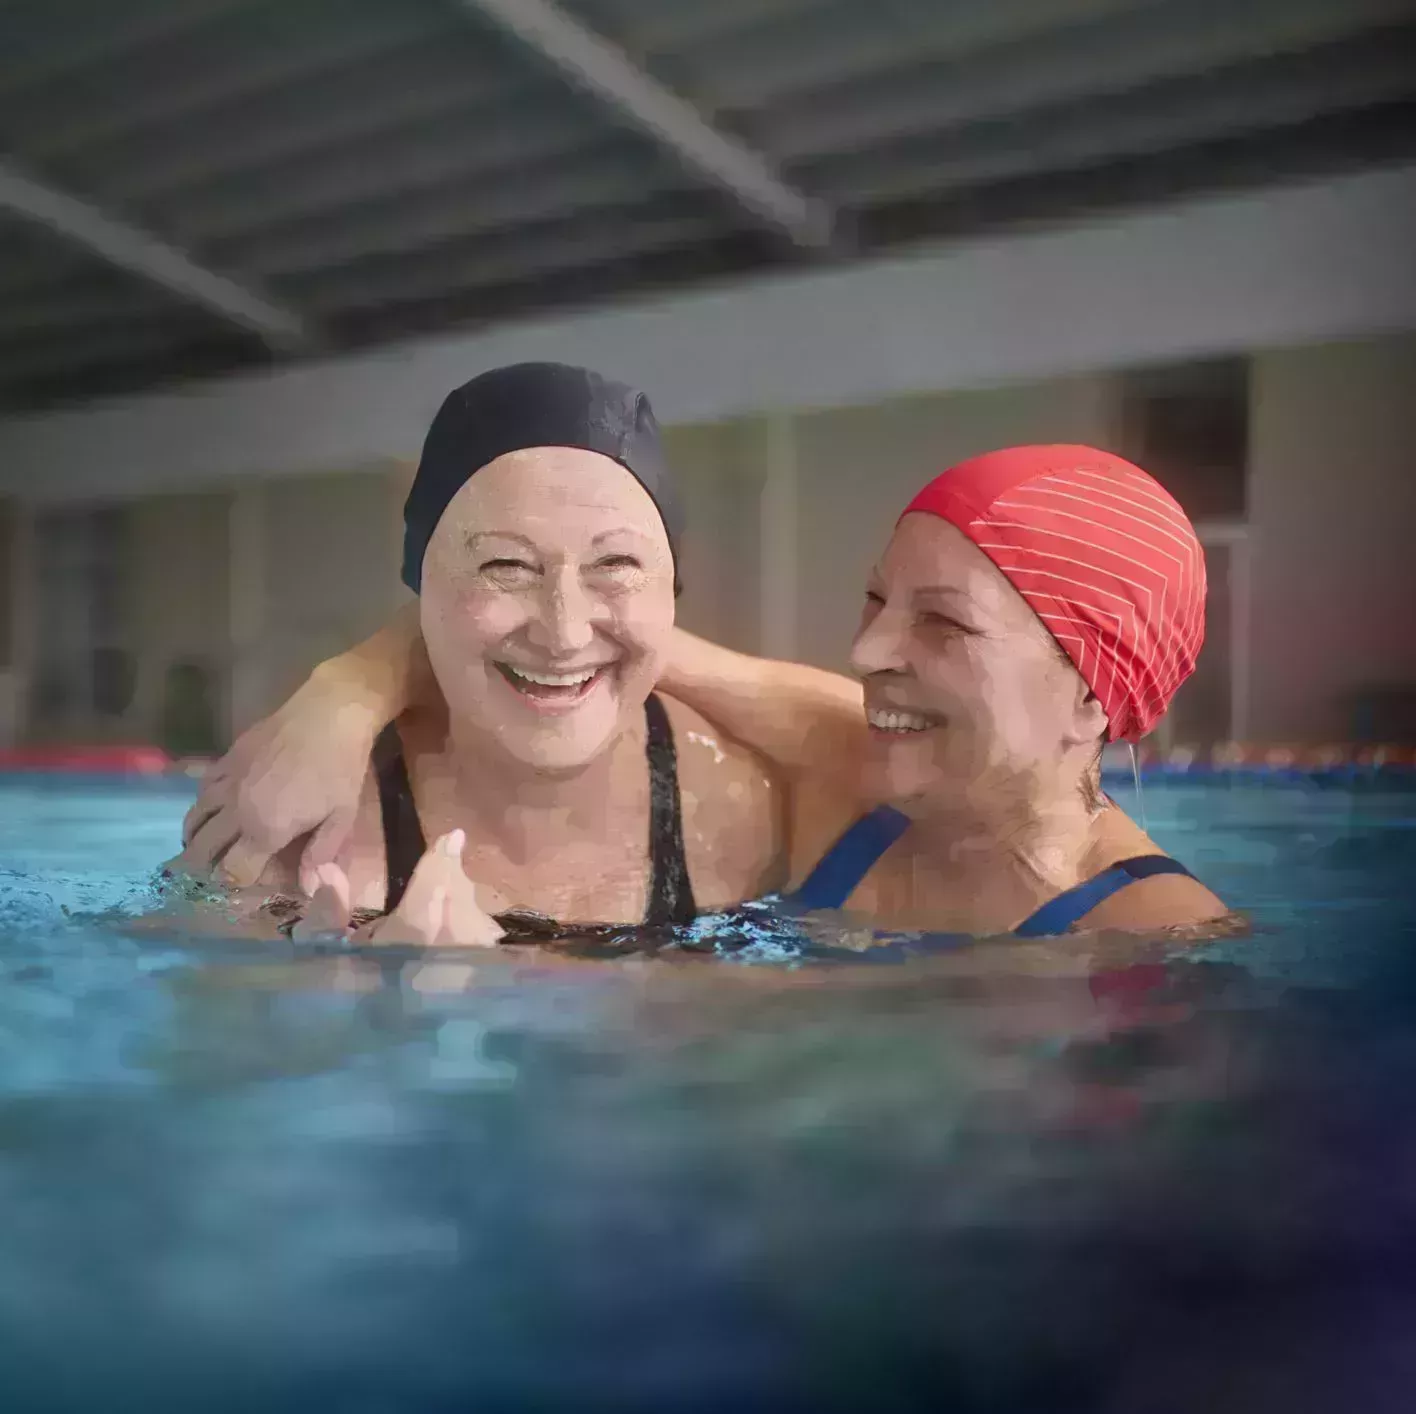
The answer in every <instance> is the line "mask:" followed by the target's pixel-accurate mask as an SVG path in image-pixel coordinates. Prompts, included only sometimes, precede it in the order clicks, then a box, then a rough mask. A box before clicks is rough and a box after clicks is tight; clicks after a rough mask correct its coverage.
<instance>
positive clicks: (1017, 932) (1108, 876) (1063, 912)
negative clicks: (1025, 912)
mask: <svg viewBox="0 0 1416 1414" xmlns="http://www.w3.org/2000/svg"><path fill="white" fill-rule="evenodd" d="M1189 872H1190V871H1189V870H1188V869H1187V868H1185V866H1184V865H1183V864H1181V863H1180V861H1179V860H1178V859H1171V858H1170V856H1169V855H1165V854H1142V855H1137V856H1136V858H1134V859H1123V860H1122V861H1121V862H1120V863H1119V864H1113V865H1112V866H1111V868H1110V869H1103V870H1102V872H1101V873H1100V874H1097V875H1095V876H1094V877H1093V878H1090V879H1087V880H1085V881H1084V882H1082V883H1080V884H1078V885H1077V886H1076V887H1075V888H1071V889H1068V890H1067V891H1066V892H1065V893H1060V894H1058V895H1057V897H1056V898H1053V899H1048V901H1047V902H1046V903H1045V904H1043V906H1042V907H1041V908H1039V909H1038V910H1037V912H1036V913H1034V914H1033V915H1032V916H1031V917H1029V918H1027V919H1025V920H1024V921H1023V922H1022V923H1020V924H1019V925H1018V926H1017V927H1016V928H1015V929H1013V934H1014V936H1015V937H1019V938H1056V937H1059V936H1060V935H1061V934H1063V933H1065V932H1067V931H1068V930H1069V929H1071V928H1073V927H1075V926H1076V925H1077V924H1078V923H1080V922H1081V920H1082V919H1083V918H1085V917H1086V916H1087V914H1089V913H1090V912H1091V911H1092V909H1094V908H1095V907H1096V906H1097V904H1099V903H1101V901H1102V900H1103V899H1108V898H1110V897H1111V895H1112V894H1114V893H1119V892H1120V891H1121V890H1122V889H1124V888H1125V887H1126V886H1127V884H1133V883H1135V881H1136V880H1137V879H1149V878H1150V877H1151V876H1152V875H1155V874H1189Z"/></svg>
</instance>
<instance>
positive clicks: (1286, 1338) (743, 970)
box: [0, 777, 1416, 1414]
mask: <svg viewBox="0 0 1416 1414" xmlns="http://www.w3.org/2000/svg"><path fill="white" fill-rule="evenodd" d="M1117 794H1118V798H1119V799H1120V800H1121V801H1122V803H1123V804H1129V801H1128V793H1127V792H1126V790H1125V789H1124V788H1122V787H1118V788H1117ZM189 798H190V790H189V789H185V788H182V787H179V786H173V785H170V784H168V783H166V782H155V783H146V784H126V783H125V784H119V783H105V782H103V781H99V780H82V779H75V778H70V779H63V778H50V779H44V778H32V779H25V778H21V777H14V778H11V779H10V780H8V781H0V979H3V980H2V981H0V1224H3V1228H2V1229H0V1233H2V1234H3V1235H0V1407H3V1408H4V1409H5V1410H7V1411H15V1414H20V1411H26V1414H27V1412H28V1411H31V1410H34V1411H39V1410H45V1411H51V1410H52V1411H65V1414H67V1411H71V1410H73V1411H77V1410H80V1409H89V1408H92V1407H103V1408H105V1409H110V1410H111V1409H127V1408H132V1409H135V1410H143V1411H145V1414H149V1412H150V1411H157V1410H168V1409H171V1410H195V1409H201V1410H203V1411H209V1410H215V1411H225V1410H232V1411H235V1410H242V1411H247V1410H254V1409H260V1410H281V1411H283V1410H285V1409H296V1408H299V1409H302V1410H306V1409H308V1410H321V1411H323V1410H336V1411H350V1414H366V1411H368V1414H372V1412H373V1411H400V1414H402V1411H419V1412H420V1414H421V1411H425V1410H426V1411H442V1410H449V1411H451V1410H466V1409H472V1408H476V1409H501V1408H533V1407H534V1408H550V1407H555V1408H567V1409H572V1408H573V1409H576V1410H587V1409H589V1410H598V1409H617V1410H638V1409H645V1410H648V1409H651V1408H652V1409H654V1410H656V1411H664V1410H680V1409H699V1408H702V1409H705V1410H706V1409H719V1408H723V1407H731V1408H735V1409H813V1410H818V1409H834V1408H871V1409H877V1408H881V1409H883V1408H901V1409H903V1408H930V1409H950V1410H990V1411H992V1410H1005V1409H1006V1410H1013V1409H1018V1410H1030V1411H1031V1410H1036V1411H1040V1414H1068V1411H1072V1410H1078V1411H1080V1410H1088V1411H1090V1410H1102V1411H1115V1414H1149V1411H1158V1412H1159V1411H1171V1410H1174V1411H1181V1410H1184V1411H1187V1414H1188V1412H1189V1411H1193V1410H1206V1411H1231V1410H1232V1411H1236V1414H1237V1411H1242V1414H1264V1411H1268V1410H1284V1411H1290V1414H1291V1411H1304V1414H1306V1411H1310V1410H1311V1411H1318V1410H1324V1411H1326V1410H1343V1411H1346V1410H1361V1411H1386V1410H1392V1411H1395V1410H1405V1409H1409V1408H1410V1407H1411V1405H1412V1399H1413V1395H1412V1390H1413V1389H1416V1343H1413V1342H1412V1341H1411V1339H1410V1332H1411V1330H1413V1329H1416V1270H1413V1259H1416V1125H1413V1123H1412V1121H1411V1118H1410V1116H1411V1112H1412V1104H1413V1101H1412V1095H1413V1092H1416V1030H1413V1027H1412V1024H1411V1023H1412V1019H1413V1017H1416V969H1413V968H1412V966H1411V950H1412V948H1413V946H1416V908H1413V904H1412V896H1413V892H1416V889H1413V884H1412V879H1413V877H1416V875H1413V869H1412V866H1413V864H1416V790H1412V789H1410V788H1404V787H1399V786H1393V785H1390V784H1388V785H1386V786H1384V787H1377V786H1375V785H1371V784H1363V783H1361V782H1357V783H1342V782H1339V781H1336V780H1335V779H1330V780H1327V781H1326V782H1321V783H1314V782H1308V783H1304V782H1301V781H1298V780H1292V781H1288V780H1283V779H1280V778H1273V779H1271V780H1267V781H1245V780H1241V779H1237V778H1235V779H1228V778H1217V779H1214V780H1211V781H1209V782H1207V783H1205V784H1199V785H1197V784H1194V783H1181V782H1170V783H1156V784H1148V785H1147V786H1146V788H1145V806H1146V814H1147V818H1148V823H1149V826H1150V828H1151V830H1152V832H1153V833H1154V834H1155V835H1156V837H1157V838H1158V839H1159V840H1160V841H1161V842H1162V843H1163V844H1164V845H1165V846H1167V847H1169V848H1171V849H1172V850H1173V851H1174V852H1176V853H1177V854H1178V855H1179V856H1180V857H1181V858H1183V859H1184V860H1185V861H1186V862H1187V863H1189V864H1191V865H1192V866H1193V867H1195V868H1196V869H1197V871H1198V872H1199V873H1200V874H1201V875H1202V876H1203V877H1204V878H1205V879H1206V880H1207V881H1208V882H1209V883H1211V884H1212V885H1213V886H1214V887H1215V888H1216V889H1217V890H1218V891H1219V892H1220V893H1221V894H1224V895H1226V896H1227V897H1229V898H1231V899H1232V900H1233V901H1235V902H1237V903H1239V904H1241V905H1243V906H1245V907H1247V908H1248V909H1249V910H1250V911H1251V913H1252V915H1253V917H1254V919H1255V921H1256V923H1257V925H1258V929H1259V931H1258V933H1257V934H1256V936H1255V937H1254V938H1252V939H1247V940H1242V941H1227V942H1225V943H1224V944H1222V945H1216V946H1215V947H1213V948H1210V949H1207V950H1205V951H1203V952H1200V953H1196V954H1192V955H1190V956H1188V957H1186V958H1183V959H1173V960H1171V961H1169V962H1167V963H1165V964H1164V965H1154V964H1149V963H1144V964H1138V965H1136V966H1134V967H1130V968H1126V967H1122V966H1118V965H1114V964H1112V965H1108V966H1107V967H1105V968H1104V969H1099V968H1098V967H1097V966H1095V965H1092V964H1089V963H1088V962H1087V960H1086V959H1085V958H1084V957H1080V956H1078V955H1076V954H1074V953H1070V952H1069V951H1068V950H1067V949H1066V948H1065V947H1063V948H1061V949H1058V950H1055V951H1049V950H1046V949H1042V950H1039V949H1031V950H1028V949H1020V950H1018V951H1016V952H1011V953H1010V952H1008V951H1006V950H1005V949H1000V948H997V947H994V948H991V949H986V950H982V951H980V952H978V953H977V954H976V955H969V954H961V955H954V956H951V957H943V958H939V959H937V960H934V961H923V962H918V963H910V964H906V965H903V966H900V967H897V968H884V969H881V968H860V969H855V968H851V967H849V966H831V967H827V966H810V965H808V966H803V967H800V968H798V969H796V970H795V971H788V970H785V969H783V968H780V967H778V968H770V967H758V968H751V967H743V966H732V965H728V964H721V965H717V964H713V963H711V962H710V963H708V964H707V965H701V964H693V965H690V966H683V965H679V966H670V965H661V964H657V963H642V962H634V961H631V962H627V963H617V964H606V965H604V966H603V967H598V968H589V969H580V970H577V971H575V972H573V973H571V974H557V973H550V972H546V971H537V970H535V969H533V968H528V967H526V966H523V965H520V964H518V963H517V962H516V961H515V960H514V959H511V958H508V957H506V956H505V955H498V956H497V957H495V958H493V959H490V960H488V961H485V962H484V961H483V960H482V959H480V958H479V959H478V961H477V966H476V971H475V973H469V971H468V968H467V965H466V964H465V963H459V962H458V961H456V960H453V961H448V960H446V959H442V960H437V959H434V960H428V959H419V958H416V957H413V956H410V955H407V954H390V955H388V956H384V957H381V958H379V959H378V960H377V961H371V962H368V963H365V964H359V963H356V962H353V961H351V960H350V959H348V958H330V957H322V958H310V957H302V956H300V955H298V954H297V953H296V952H295V951H294V950H292V949H289V948H286V949H275V948H266V947H248V946H244V945H241V946H236V945H231V944H225V945H216V944H211V943H206V944H198V943H195V942H193V943H191V944H189V945H184V946H174V945H171V944H170V943H160V942H157V941H153V940H139V939H136V938H134V937H131V936H128V935H126V934H124V933H123V932H122V931H121V930H120V928H119V927H118V926H117V920H118V917H119V915H121V913H122V912H124V911H129V912H132V911H137V910H138V909H140V908H141V907H142V906H143V905H144V903H145V901H146V900H147V898H148V896H149V895H148V878H149V873H150V871H151V869H152V868H153V866H154V865H155V864H156V863H158V862H159V861H160V860H161V859H163V858H164V857H165V856H166V855H167V854H169V853H171V852H172V850H173V845H174V841H175V839H176V836H177V830H178V825H179V821H180V818H181V815H182V812H183V810H184V809H185V808H186V804H187V801H188V799H189Z"/></svg>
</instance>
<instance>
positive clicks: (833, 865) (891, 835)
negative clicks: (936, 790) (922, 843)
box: [789, 805, 910, 908]
mask: <svg viewBox="0 0 1416 1414" xmlns="http://www.w3.org/2000/svg"><path fill="white" fill-rule="evenodd" d="M909 823H910V817H909V816H908V815H904V814H902V813H901V812H900V811H898V810H896V809H895V808H894V807H893V806H890V805H881V806H878V807H877V808H876V809H874V810H872V811H871V812H870V814H869V815H862V816H861V817H860V819H859V820H857V821H855V823H854V824H852V825H851V826H850V827H849V828H848V829H847V830H846V832H845V833H844V834H843V835H842V836H841V838H840V839H838V840H837V841H836V843H835V844H833V845H832V846H831V848H830V849H828V850H827V851H826V853H825V854H823V855H822V856H821V860H820V862H819V863H818V864H817V866H816V868H815V869H813V870H812V871H811V873H810V874H809V875H808V876H807V878H806V882H805V883H804V884H802V886H801V888H799V889H798V890H797V891H796V892H795V893H793V894H791V895H789V899H790V901H791V902H792V903H795V904H798V905H799V906H800V907H802V908H844V907H845V903H846V900H847V899H848V898H850V896H851V895H852V894H853V893H854V892H855V891H856V887H857V885H859V883H860V881H861V880H862V879H863V878H865V876H866V875H867V874H868V873H870V870H871V868H872V866H873V865H874V864H875V861H876V860H877V859H879V858H880V856H881V855H882V854H884V853H885V851H886V850H887V849H889V848H890V846H891V845H892V844H894V843H895V841H896V840H897V839H899V838H900V836H901V835H902V834H904V832H905V831H906V829H908V828H909Z"/></svg>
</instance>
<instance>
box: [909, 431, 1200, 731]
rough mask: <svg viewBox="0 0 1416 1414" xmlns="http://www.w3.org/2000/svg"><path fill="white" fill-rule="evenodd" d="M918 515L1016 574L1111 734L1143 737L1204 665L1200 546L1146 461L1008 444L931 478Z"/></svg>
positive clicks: (912, 507)
mask: <svg viewBox="0 0 1416 1414" xmlns="http://www.w3.org/2000/svg"><path fill="white" fill-rule="evenodd" d="M911 512H922V513H924V514H928V515H935V516H939V517H940V518H941V519H943V520H947V521H948V522H949V523H950V524H951V525H954V526H956V527H957V528H958V529H959V530H961V531H962V532H963V533H964V534H965V535H967V536H968V537H969V539H970V540H972V541H973V543H974V544H975V545H977V546H978V548H979V549H980V550H982V551H983V552H984V554H986V555H987V556H988V557H989V559H990V560H992V561H993V563H994V564H995V565H996V566H997V567H998V569H999V570H1000V571H1002V573H1003V574H1004V575H1006V576H1007V578H1008V580H1009V582H1010V583H1011V584H1012V585H1013V587H1014V588H1015V589H1016V590H1017V591H1018V593H1019V594H1021V595H1022V596H1023V598H1024V599H1025V600H1026V601H1027V603H1028V605H1029V607H1031V609H1032V610H1033V612H1034V613H1035V614H1036V615H1037V616H1038V618H1039V619H1041V621H1042V622H1043V623H1044V624H1045V625H1046V626H1047V628H1048V630H1049V632H1050V633H1051V634H1052V636H1053V637H1054V638H1055V639H1056V640H1057V642H1058V644H1059V645H1060V646H1061V648H1062V650H1063V651H1064V652H1065V653H1066V654H1067V656H1068V657H1069V658H1070V659H1071V661H1072V663H1073V664H1074V666H1075V667H1076V669H1077V671H1078V673H1080V674H1081V676H1082V679H1083V681H1085V682H1086V684H1087V686H1088V687H1089V688H1091V690H1092V692H1093V693H1095V695H1096V697H1097V699H1098V700H1099V701H1100V703H1101V705H1102V707H1103V709H1104V710H1105V712H1106V718H1107V723H1108V733H1107V735H1108V737H1109V739H1110V740H1112V741H1135V740H1138V739H1139V738H1140V737H1143V736H1144V735H1145V734H1146V733H1147V732H1149V731H1150V730H1151V729H1152V728H1153V727H1154V726H1155V724H1156V723H1157V722H1158V721H1159V720H1160V718H1161V717H1162V716H1163V715H1164V714H1165V711H1166V709H1167V708H1168V707H1169V706H1170V703H1171V701H1172V700H1173V699H1174V696H1175V693H1176V692H1177V690H1178V689H1179V688H1180V685H1181V684H1182V683H1183V682H1184V681H1185V680H1186V679H1187V678H1188V677H1189V676H1190V674H1191V673H1192V672H1193V671H1194V669H1195V662H1196V660H1197V658H1198V656H1199V652H1200V649H1201V647H1202V646H1203V644H1204V636H1205V594H1206V589H1207V584H1206V575H1205V560H1204V550H1203V548H1202V547H1201V545H1200V543H1199V540H1198V539H1197V538H1196V536H1195V532H1194V527H1193V526H1191V524H1190V521H1189V519H1188V517H1187V516H1186V515H1185V512H1184V511H1183V510H1181V509H1180V506H1179V505H1178V504H1177V502H1176V501H1175V500H1174V498H1173V497H1171V496H1170V495H1169V493H1168V492H1166V491H1165V489H1164V488H1163V487H1162V486H1161V485H1160V483H1159V482H1158V481H1156V480H1155V479H1154V477H1151V476H1149V475H1148V474H1147V473H1146V472H1144V471H1142V470H1141V469H1140V467H1138V466H1133V465H1132V464H1131V463H1130V462H1128V461H1125V460H1123V459H1122V458H1120V457H1116V456H1112V455H1110V454H1109V453H1107V452H1101V451H1097V450H1096V449H1095V448H1092V447H1078V446H1049V447H1012V448H1009V449H1007V450H1006V451H1001V452H990V453H988V454H986V455H985V456H981V457H975V458H973V459H972V460H971V461H966V462H963V463H961V464H960V465H958V466H956V467H953V468H952V469H951V470H949V471H946V472H944V473H942V474H941V475H940V476H937V477H935V479H934V480H933V481H931V482H930V483H929V485H928V486H926V487H925V488H924V490H922V491H921V492H920V493H919V495H918V496H916V497H915V498H914V500H913V501H912V502H911V503H910V504H909V506H908V507H907V508H906V510H905V515H909V514H910V513H911ZM901 518H902V519H903V517H901Z"/></svg>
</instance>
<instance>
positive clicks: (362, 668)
mask: <svg viewBox="0 0 1416 1414" xmlns="http://www.w3.org/2000/svg"><path fill="white" fill-rule="evenodd" d="M310 678H311V681H312V682H314V683H316V684H318V685H319V686H320V687H321V689H322V690H323V691H324V692H325V693H326V694H327V695H328V696H329V697H330V698H332V699H335V700H338V701H340V702H345V703H347V704H348V705H350V706H353V707H357V708H359V709H360V710H362V711H363V712H365V713H367V714H368V715H369V717H370V719H371V720H376V721H377V723H378V724H379V725H382V724H383V723H385V722H391V721H393V719H394V718H395V717H398V716H401V715H402V714H403V713H404V712H406V711H407V710H408V709H409V708H410V707H418V706H422V705H423V704H425V703H427V702H429V701H432V700H434V699H435V698H436V695H437V688H436V682H435V680H434V678H433V673H432V668H431V667H430V665H429V663H428V655H427V652H426V650H425V649H424V647H423V634H422V630H421V628H420V627H419V622H418V606H417V605H416V604H409V605H407V606H405V607H404V608H402V609H400V610H399V611H398V613H397V614H395V615H394V617H393V618H392V619H391V620H390V621H389V622H388V623H387V624H385V625H384V626H383V628H381V629H379V630H378V632H376V633H374V634H371V635H370V636H369V637H368V638H366V639H365V640H364V641H363V642H362V643H359V644H356V645H355V646H354V647H353V648H350V649H349V650H348V651H347V652H344V653H341V654H339V655H338V656H337V657H334V658H328V659H326V660H325V661H324V662H323V663H320V664H319V665H318V666H317V667H316V668H315V669H314V671H313V672H312V673H311V675H310Z"/></svg>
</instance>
